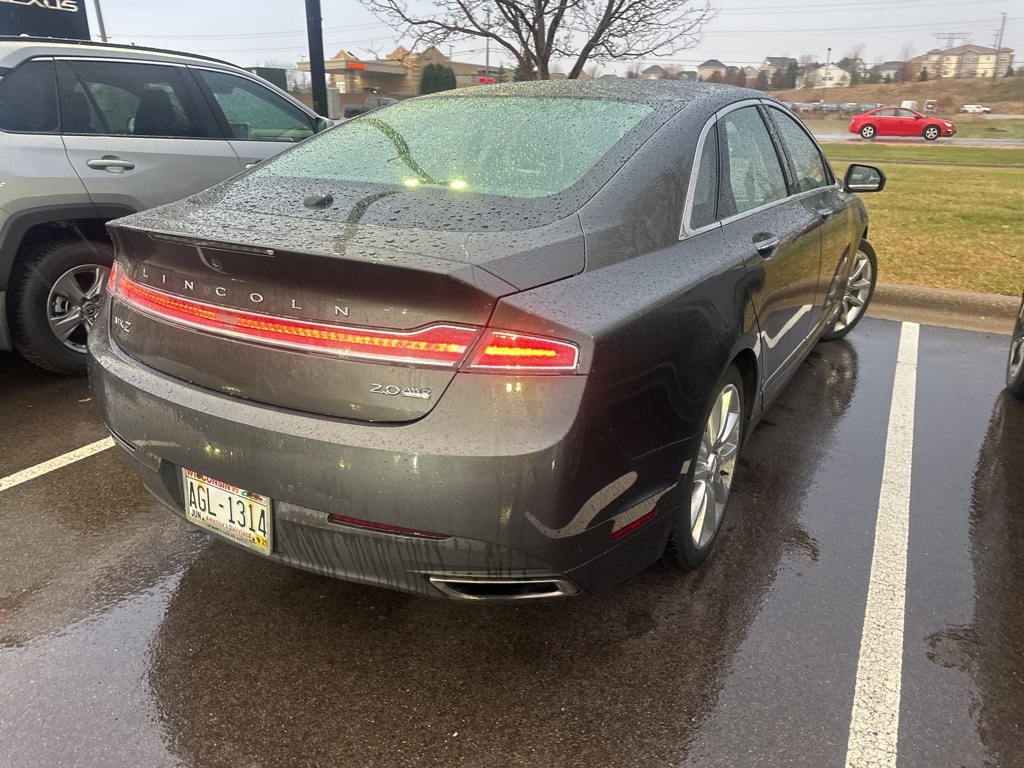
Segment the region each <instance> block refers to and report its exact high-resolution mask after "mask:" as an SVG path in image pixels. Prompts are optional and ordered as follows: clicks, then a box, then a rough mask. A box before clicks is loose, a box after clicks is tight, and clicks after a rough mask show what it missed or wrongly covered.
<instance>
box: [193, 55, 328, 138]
mask: <svg viewBox="0 0 1024 768" xmlns="http://www.w3.org/2000/svg"><path fill="white" fill-rule="evenodd" d="M193 71H194V72H195V73H196V74H197V75H198V76H199V77H200V78H201V79H202V80H203V81H204V82H205V83H206V85H207V86H208V87H209V88H210V91H211V92H212V93H213V98H214V100H216V102H217V105H218V106H219V107H220V109H221V111H222V112H223V113H224V118H225V120H226V121H227V124H228V127H229V128H230V136H231V138H233V139H237V140H240V141H290V142H296V141H302V140H303V139H308V138H309V137H310V136H312V135H313V133H314V128H315V125H314V121H313V118H311V117H310V116H309V115H307V114H306V113H305V112H303V111H302V110H301V109H299V108H298V107H296V106H295V105H294V104H292V103H291V102H289V101H288V100H287V99H284V98H282V97H281V96H279V95H278V94H276V93H274V92H273V91H271V90H270V89H269V88H266V87H264V86H262V85H260V84H259V83H257V82H254V81H252V80H249V79H248V78H245V77H239V76H237V75H231V74H228V73H226V72H214V71H212V70H208V69H194V70H193Z"/></svg>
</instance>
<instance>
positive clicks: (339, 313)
mask: <svg viewBox="0 0 1024 768" xmlns="http://www.w3.org/2000/svg"><path fill="white" fill-rule="evenodd" d="M0 2H6V0H0ZM138 277H140V278H142V279H144V280H145V281H146V282H147V283H148V284H150V285H161V286H164V285H166V286H168V287H169V288H172V289H174V287H175V286H177V290H178V292H179V293H191V294H194V295H197V296H199V297H200V298H206V299H210V298H220V299H228V300H229V301H230V300H231V299H232V298H234V297H239V298H236V299H235V301H243V302H247V303H249V304H265V303H266V301H267V298H266V296H264V295H263V294H262V293H259V292H258V291H250V292H249V293H245V292H244V290H241V291H240V290H238V288H237V287H235V288H232V286H228V285H211V284H209V283H204V282H203V281H202V280H201V279H197V278H186V277H178V276H176V275H174V274H171V275H168V274H167V273H165V272H158V273H152V274H151V273H150V271H149V268H148V267H141V268H140V269H139V274H138ZM197 283H198V287H197V285H196V284H197ZM242 296H244V297H245V298H240V297H242ZM307 303H308V298H293V297H290V296H289V297H281V299H280V300H279V302H275V305H276V306H279V307H287V309H290V310H297V311H300V312H303V313H306V314H315V315H319V316H321V317H327V316H330V317H348V316H349V314H350V310H349V307H348V306H347V305H345V304H333V303H329V304H325V303H320V302H318V303H319V304H320V307H319V312H316V311H307V308H306V305H307ZM268 309H269V308H268ZM265 311H267V310H265ZM269 311H272V309H269Z"/></svg>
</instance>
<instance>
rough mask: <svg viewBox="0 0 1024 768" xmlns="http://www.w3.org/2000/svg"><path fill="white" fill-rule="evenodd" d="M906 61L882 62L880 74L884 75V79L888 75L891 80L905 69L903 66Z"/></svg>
mask: <svg viewBox="0 0 1024 768" xmlns="http://www.w3.org/2000/svg"><path fill="white" fill-rule="evenodd" d="M906 63H907V62H905V61H886V62H883V63H882V67H881V69H880V70H879V74H880V75H881V76H882V79H883V80H884V79H885V78H886V77H888V78H889V79H891V80H895V79H896V76H897V75H898V74H899V73H900V72H901V71H902V70H903V67H904V66H905V65H906Z"/></svg>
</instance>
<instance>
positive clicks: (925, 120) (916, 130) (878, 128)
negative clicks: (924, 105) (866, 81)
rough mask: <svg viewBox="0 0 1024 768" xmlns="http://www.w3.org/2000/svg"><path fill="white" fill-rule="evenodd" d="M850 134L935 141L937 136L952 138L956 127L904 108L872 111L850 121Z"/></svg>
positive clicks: (937, 118) (868, 137)
mask: <svg viewBox="0 0 1024 768" xmlns="http://www.w3.org/2000/svg"><path fill="white" fill-rule="evenodd" d="M849 131H850V133H859V134H860V136H861V138H862V139H873V138H875V137H876V136H924V138H926V139H927V140H928V141H935V140H936V139H937V138H939V136H954V135H955V134H956V126H955V125H953V123H951V122H949V120H943V119H942V118H939V117H929V116H928V115H922V114H921V113H920V112H915V111H914V110H912V109H906V108H905V107H882V108H881V109H872V110H871V111H870V112H865V113H864V114H863V115H857V116H856V117H854V118H853V119H852V120H850V128H849Z"/></svg>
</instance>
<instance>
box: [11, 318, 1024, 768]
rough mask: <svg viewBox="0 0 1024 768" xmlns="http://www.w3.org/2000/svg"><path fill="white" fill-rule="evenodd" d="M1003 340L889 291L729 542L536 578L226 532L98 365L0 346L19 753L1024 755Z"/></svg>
mask: <svg viewBox="0 0 1024 768" xmlns="http://www.w3.org/2000/svg"><path fill="white" fill-rule="evenodd" d="M1007 343H1008V342H1007V337H1005V336H1002V335H999V334H982V333H973V332H968V331H957V330H949V329H943V328H937V327H931V326H920V327H918V326H917V325H915V324H913V323H897V322H891V321H886V320H879V319H872V318H869V319H867V320H865V321H864V323H862V325H861V326H860V327H859V328H858V329H857V331H856V332H855V333H854V334H852V335H851V336H850V337H849V340H848V341H841V342H835V343H832V344H822V345H819V346H818V348H817V349H816V350H815V351H814V352H813V353H812V355H811V356H810V358H809V359H808V360H807V361H806V362H805V363H804V364H803V365H802V367H801V369H800V370H799V372H798V374H797V375H796V377H795V378H794V379H793V380H792V382H791V383H790V384H789V386H788V388H787V390H786V391H785V393H784V394H783V396H782V398H781V399H780V400H779V401H778V402H777V403H776V404H775V405H774V406H773V408H772V410H771V411H770V412H769V413H768V415H767V418H766V420H765V421H764V422H763V423H762V424H761V425H760V426H759V427H758V429H757V430H756V431H755V432H754V434H753V435H752V436H751V438H750V441H749V443H748V446H747V448H746V452H745V456H744V460H743V462H742V471H741V473H740V474H739V475H738V477H737V481H736V484H735V486H734V496H733V499H732V502H731V504H730V508H729V515H728V517H727V518H726V521H725V526H726V528H725V535H724V537H723V539H722V541H721V542H720V543H719V545H718V548H717V549H716V551H715V554H714V556H713V557H712V558H711V560H710V561H709V562H708V563H707V564H706V566H705V568H704V569H702V570H701V571H699V572H696V573H692V574H680V573H677V572H674V571H671V570H669V569H667V568H665V567H662V566H655V567H652V568H650V569H648V570H647V571H645V572H644V573H642V574H641V575H640V576H638V577H636V578H634V579H632V580H630V581H628V582H627V583H625V584H624V585H622V586H621V587H619V588H618V589H617V590H615V591H614V592H612V593H611V594H608V595H604V596H601V597H594V598H590V597H584V598H577V599H573V600H569V601H564V602H557V603H549V604H540V605H523V606H503V605H488V606H476V605H471V604H453V603H445V602H439V601H428V600H424V599H419V598H414V597H409V596H406V595H402V594H398V593H392V592H387V591H384V590H379V589H374V588H369V587H360V586H355V585H350V584H346V583H341V582H337V581H332V580H330V579H326V578H322V577H319V576H314V575H311V574H307V573H303V572H300V571H296V570H292V569H289V568H286V567H283V566H280V565H277V564H275V563H271V562H268V561H265V560H262V559H260V558H259V557H258V556H255V555H252V554H249V553H246V552H243V551H241V550H239V549H236V548H234V547H232V546H231V545H228V544H224V543H221V542H218V541H214V540H212V539H210V538H208V537H207V536H206V535H205V534H204V533H202V532H200V531H199V530H197V529H193V528H192V527H190V526H189V525H188V524H187V523H185V522H184V521H181V520H179V519H178V518H176V517H174V516H172V515H171V514H170V513H169V512H167V511H165V510H163V509H162V508H160V507H159V506H158V504H157V503H156V502H155V501H153V500H151V498H150V497H149V496H148V494H147V493H146V492H145V491H144V489H143V488H142V486H141V485H140V483H139V482H137V481H136V479H135V477H134V475H133V474H132V473H131V472H130V471H129V470H128V468H127V465H126V463H125V462H124V461H123V460H122V458H121V456H120V455H119V453H118V449H107V448H106V446H107V443H106V442H99V441H104V440H105V439H106V432H105V430H104V428H103V426H102V425H101V423H100V421H99V419H98V417H97V416H96V414H95V413H94V412H93V410H92V405H91V403H90V400H89V390H88V385H87V382H86V381H85V380H81V379H66V378H61V377H56V376H50V375H48V374H45V373H42V372H40V371H38V370H36V369H34V368H32V367H31V366H29V365H27V364H25V363H23V362H22V361H21V360H20V359H19V358H17V357H16V356H14V355H10V354H4V355H0V402H2V407H0V412H2V413H3V417H4V422H5V425H6V428H5V429H4V430H3V432H2V435H0V521H2V522H3V524H4V530H5V533H6V535H5V536H4V537H3V538H2V540H0V742H2V743H3V744H4V745H5V750H4V752H5V757H4V760H6V761H8V762H5V763H4V764H5V765H10V766H19V767H20V766H26V767H28V766H59V765H74V766H105V767H111V766H141V765H145V766H284V765H344V766H483V765H495V766H498V765H500V766H518V765H524V766H525V765H531V766H535V765H548V766H656V765H684V766H715V765H721V766H756V765H764V766H778V765H796V766H842V765H844V762H847V761H848V764H851V765H864V766H868V765H894V764H897V765H900V766H980V765H1004V766H1010V765H1021V764H1024V740H1022V732H1024V688H1022V680H1024V554H1022V553H1021V544H1022V543H1024V518H1022V513H1024V502H1022V500H1021V499H1022V496H1021V490H1022V488H1021V477H1022V474H1024V472H1022V470H1024V404H1021V403H1018V402H1017V401H1015V400H1012V399H1011V398H1009V397H1008V396H1007V395H1006V394H1004V393H1002V391H1001V390H1002V383H1003V370H1004V365H1005V355H1006V349H1007ZM915 346H916V349H915ZM898 356H899V362H898ZM83 447H89V450H87V451H85V452H84V453H86V454H90V455H87V456H85V457H84V458H78V460H72V459H75V458H77V457H78V456H81V455H82V454H76V455H74V456H71V457H68V458H64V459H59V460H58V461H56V462H53V463H49V464H47V463H46V462H50V461H51V460H53V459H55V458H58V457H62V456H64V455H65V454H67V453H69V452H71V451H75V450H76V449H81V448H83ZM883 479H884V482H883ZM908 515H909V516H908ZM908 521H909V526H908V525H907V522H908ZM904 594H905V600H904V599H903V595H904ZM901 630H902V642H900V636H901Z"/></svg>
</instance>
